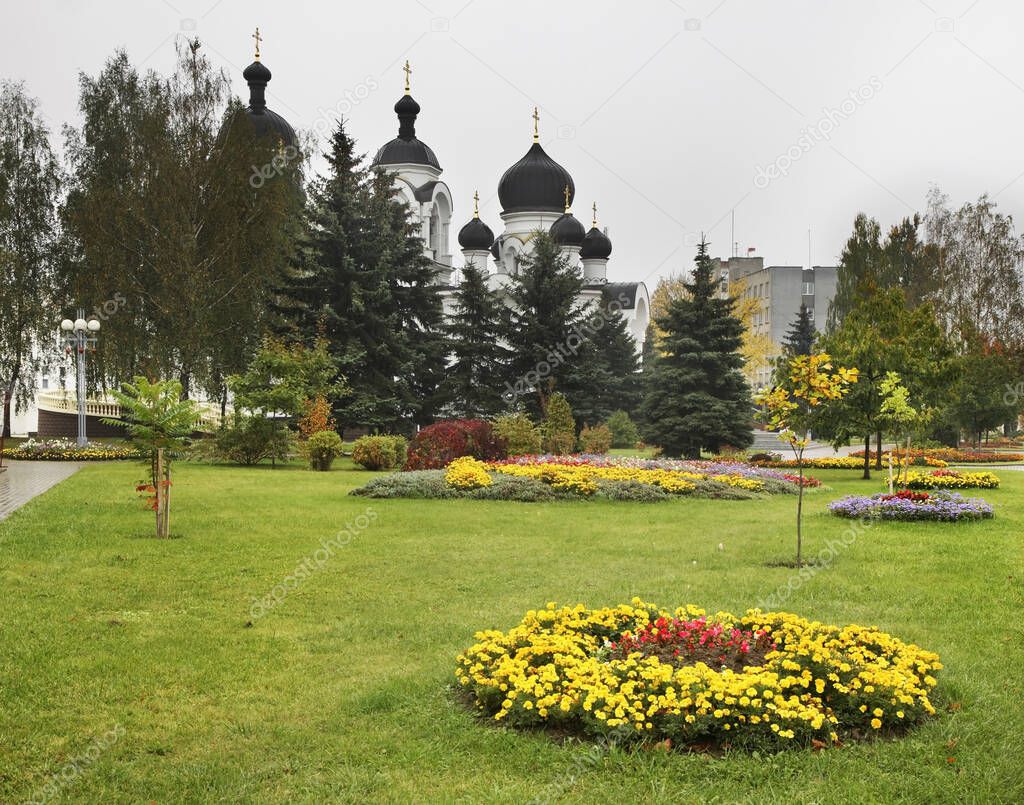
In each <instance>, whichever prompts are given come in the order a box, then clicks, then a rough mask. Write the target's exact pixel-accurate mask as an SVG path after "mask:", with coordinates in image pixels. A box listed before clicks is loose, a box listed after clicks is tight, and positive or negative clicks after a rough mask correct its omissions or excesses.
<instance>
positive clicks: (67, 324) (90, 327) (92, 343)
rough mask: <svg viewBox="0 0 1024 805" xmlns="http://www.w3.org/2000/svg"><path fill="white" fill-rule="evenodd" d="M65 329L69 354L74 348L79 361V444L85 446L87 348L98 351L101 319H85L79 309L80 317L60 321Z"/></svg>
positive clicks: (65, 342) (86, 440)
mask: <svg viewBox="0 0 1024 805" xmlns="http://www.w3.org/2000/svg"><path fill="white" fill-rule="evenodd" d="M60 329H61V330H63V331H64V347H65V352H66V353H67V354H71V351H72V350H74V352H75V356H76V358H77V361H78V446H79V447H85V446H86V445H87V444H88V443H89V442H88V439H87V438H86V435H85V350H86V349H92V350H93V351H94V352H95V351H96V333H98V332H99V330H100V322H99V319H89V320H88V321H86V320H85V311H84V310H82V309H81V308H79V309H78V317H77V318H76V319H75V320H74V321H71V319H64V321H62V322H61V323H60Z"/></svg>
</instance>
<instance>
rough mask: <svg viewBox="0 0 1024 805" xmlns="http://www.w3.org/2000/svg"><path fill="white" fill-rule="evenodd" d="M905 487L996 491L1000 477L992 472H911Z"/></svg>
mask: <svg viewBox="0 0 1024 805" xmlns="http://www.w3.org/2000/svg"><path fill="white" fill-rule="evenodd" d="M904 486H906V487H907V489H996V488H997V487H998V486H999V477H998V476H996V475H993V474H992V473H991V472H961V471H958V470H933V471H932V472H914V471H911V472H909V473H908V474H907V477H906V483H905V484H904Z"/></svg>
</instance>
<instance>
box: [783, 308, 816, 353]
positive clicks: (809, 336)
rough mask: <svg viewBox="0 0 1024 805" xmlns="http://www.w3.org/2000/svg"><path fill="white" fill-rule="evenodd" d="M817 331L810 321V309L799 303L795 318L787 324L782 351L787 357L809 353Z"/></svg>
mask: <svg viewBox="0 0 1024 805" xmlns="http://www.w3.org/2000/svg"><path fill="white" fill-rule="evenodd" d="M817 333H818V331H817V330H816V329H815V327H814V322H813V321H811V314H810V311H809V310H808V309H807V306H806V305H800V311H799V312H798V313H797V314H796V320H795V321H794V322H793V323H792V324H790V325H789V330H787V331H786V336H785V338H784V339H783V340H782V352H783V354H784V355H786V356H787V357H794V356H796V355H810V354H811V350H813V349H814V338H815V336H816V335H817Z"/></svg>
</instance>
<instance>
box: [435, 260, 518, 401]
mask: <svg viewBox="0 0 1024 805" xmlns="http://www.w3.org/2000/svg"><path fill="white" fill-rule="evenodd" d="M453 302H454V304H453V307H452V311H451V315H450V316H449V318H448V322H447V324H446V325H445V334H446V335H447V336H448V342H449V348H450V350H451V356H452V359H453V360H452V362H451V364H450V365H449V366H448V369H447V373H446V374H447V377H446V379H445V381H444V384H443V386H442V388H443V396H444V399H445V401H446V403H447V406H448V408H449V409H450V410H451V412H452V413H453V414H455V415H456V416H461V417H470V418H472V417H487V416H493V415H495V414H498V413H501V412H502V411H503V410H505V407H506V405H505V401H504V400H503V399H502V396H501V389H502V381H503V379H504V375H505V367H506V364H507V361H508V350H507V349H506V348H505V347H504V346H503V345H502V343H501V317H502V305H501V303H500V302H499V301H498V299H497V297H495V295H494V293H493V292H492V291H491V290H490V289H489V288H488V287H487V277H486V275H485V274H484V272H482V271H481V270H480V269H478V268H477V267H476V266H474V265H472V264H470V265H468V266H466V267H465V268H464V269H463V270H462V281H461V282H460V283H459V285H458V287H457V288H456V289H455V293H454V296H453Z"/></svg>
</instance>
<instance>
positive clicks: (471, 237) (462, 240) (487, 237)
mask: <svg viewBox="0 0 1024 805" xmlns="http://www.w3.org/2000/svg"><path fill="white" fill-rule="evenodd" d="M492 243H494V233H493V232H492V231H491V228H490V227H489V226H487V224H485V223H484V222H483V221H481V220H480V219H479V218H473V219H471V220H470V222H469V223H468V224H466V225H465V226H464V227H462V229H460V230H459V245H460V246H461V247H462V248H463V249H476V250H481V251H482V250H484V249H490V248H491V244H492Z"/></svg>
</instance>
